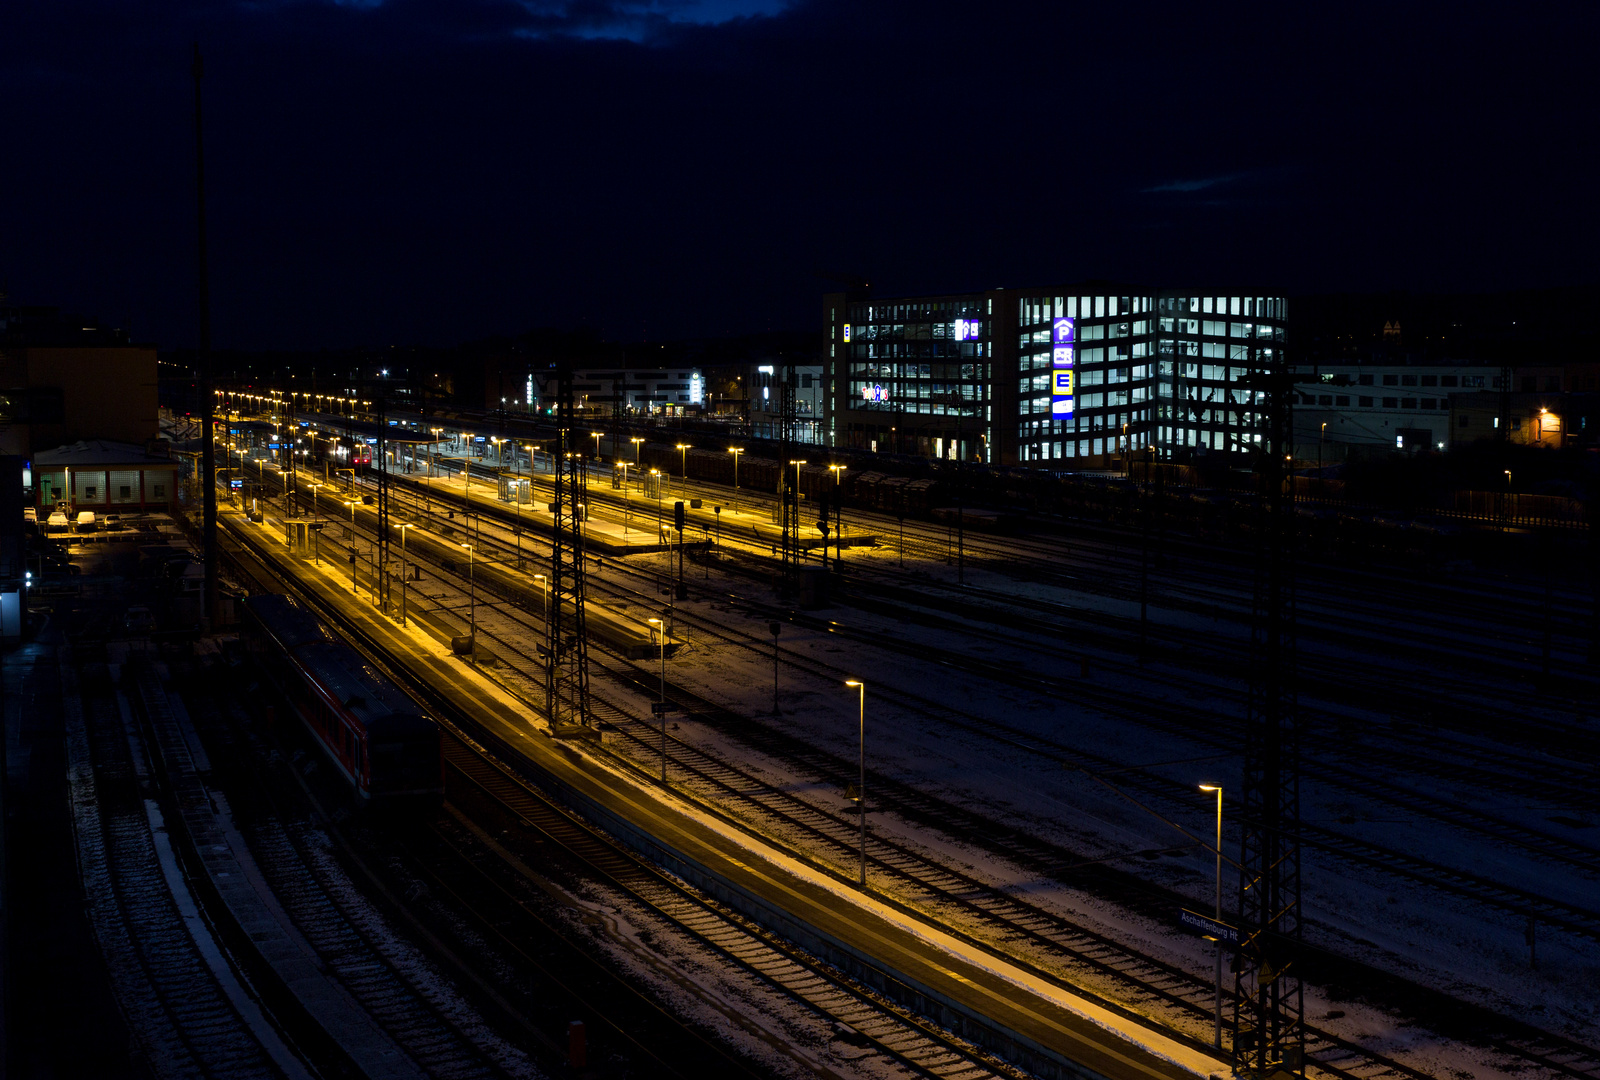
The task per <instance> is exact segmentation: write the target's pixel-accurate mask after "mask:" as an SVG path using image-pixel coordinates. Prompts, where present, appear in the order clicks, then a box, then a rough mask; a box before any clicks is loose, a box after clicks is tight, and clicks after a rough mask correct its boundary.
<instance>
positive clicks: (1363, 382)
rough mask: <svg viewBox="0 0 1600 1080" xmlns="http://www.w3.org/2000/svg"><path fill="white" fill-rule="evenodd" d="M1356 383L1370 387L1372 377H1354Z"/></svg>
mask: <svg viewBox="0 0 1600 1080" xmlns="http://www.w3.org/2000/svg"><path fill="white" fill-rule="evenodd" d="M1356 382H1358V383H1360V384H1361V385H1362V386H1371V385H1372V376H1371V375H1357V376H1356Z"/></svg>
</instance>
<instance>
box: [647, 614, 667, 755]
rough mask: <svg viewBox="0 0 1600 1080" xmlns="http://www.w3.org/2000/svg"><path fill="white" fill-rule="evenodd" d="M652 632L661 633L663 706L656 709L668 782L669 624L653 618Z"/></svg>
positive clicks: (660, 702)
mask: <svg viewBox="0 0 1600 1080" xmlns="http://www.w3.org/2000/svg"><path fill="white" fill-rule="evenodd" d="M649 622H650V632H651V633H652V634H660V635H661V689H660V692H659V693H658V694H657V695H656V701H657V703H658V704H660V706H661V708H660V709H658V710H656V711H657V713H658V714H659V715H660V717H661V782H662V783H663V784H665V783H666V782H667V624H666V623H664V622H662V621H661V620H660V619H651V620H649Z"/></svg>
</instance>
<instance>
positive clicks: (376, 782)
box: [241, 595, 444, 802]
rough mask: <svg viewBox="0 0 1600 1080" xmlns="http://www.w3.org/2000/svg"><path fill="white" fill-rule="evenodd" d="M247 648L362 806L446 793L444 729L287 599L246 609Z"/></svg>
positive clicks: (251, 601) (262, 600) (269, 599)
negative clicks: (442, 747)
mask: <svg viewBox="0 0 1600 1080" xmlns="http://www.w3.org/2000/svg"><path fill="white" fill-rule="evenodd" d="M243 608H244V615H243V618H242V620H241V623H242V626H243V631H244V641H245V646H246V648H247V649H248V650H249V652H250V655H251V657H252V658H253V659H254V660H255V662H256V663H257V665H258V666H259V667H260V668H261V670H262V671H263V672H265V674H266V675H267V678H268V679H270V680H271V682H272V684H273V685H274V686H276V687H277V688H278V690H279V691H281V692H282V694H283V696H284V697H285V698H286V699H288V701H289V703H290V704H291V705H293V706H294V709H295V712H296V713H298V714H299V716H300V719H301V720H302V721H304V722H305V725H306V727H307V728H308V729H309V730H310V731H311V734H312V735H313V736H314V737H315V738H316V740H317V742H318V743H319V744H320V745H321V746H322V749H323V751H324V752H326V753H327V755H328V758H329V760H331V761H332V762H333V764H334V766H335V767H336V768H337V769H338V770H339V772H340V774H341V775H343V776H344V778H345V779H346V780H347V781H348V782H349V784H350V786H351V788H352V789H353V790H354V791H355V792H356V794H357V795H359V796H360V797H361V798H362V799H364V800H373V801H382V802H388V801H396V800H401V799H411V798H416V797H419V796H436V795H440V794H442V793H443V791H444V774H443V772H442V771H441V770H442V763H441V759H440V756H439V726H438V725H437V724H435V723H434V722H433V720H432V719H431V718H429V717H428V716H426V715H424V714H423V713H421V712H419V711H418V709H417V706H416V704H415V703H414V702H413V701H412V700H411V699H410V698H409V697H407V696H406V695H405V694H404V693H403V692H402V691H401V690H400V688H399V687H397V686H395V685H394V684H393V683H391V682H390V681H389V680H388V679H386V678H384V677H383V676H382V675H381V674H379V673H378V671H377V670H376V669H374V668H373V667H372V665H371V664H368V663H367V662H366V661H365V660H364V659H362V657H361V655H360V654H359V653H357V652H356V651H355V650H354V649H352V648H351V647H350V646H348V645H346V644H345V643H344V642H342V641H340V640H339V639H338V638H336V637H334V636H333V634H331V633H329V632H328V630H327V628H326V627H324V626H323V625H322V623H321V622H320V621H319V620H318V619H317V617H316V616H315V615H313V614H312V613H311V612H310V611H309V610H307V609H306V608H305V607H304V606H303V605H301V604H300V603H299V602H297V601H296V600H294V599H293V598H292V597H288V596H273V595H267V596H252V597H249V598H247V599H246V600H245V601H244V602H243Z"/></svg>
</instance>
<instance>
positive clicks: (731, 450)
mask: <svg viewBox="0 0 1600 1080" xmlns="http://www.w3.org/2000/svg"><path fill="white" fill-rule="evenodd" d="M728 453H730V454H732V455H733V490H734V491H738V490H739V455H740V454H742V453H744V447H742V446H730V447H728Z"/></svg>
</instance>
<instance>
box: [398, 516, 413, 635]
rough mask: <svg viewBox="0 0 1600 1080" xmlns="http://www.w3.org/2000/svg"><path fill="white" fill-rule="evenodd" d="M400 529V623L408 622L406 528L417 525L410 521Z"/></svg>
mask: <svg viewBox="0 0 1600 1080" xmlns="http://www.w3.org/2000/svg"><path fill="white" fill-rule="evenodd" d="M397 527H398V528H399V530H400V625H401V626H404V625H405V624H406V578H407V576H408V573H407V570H408V567H407V566H406V530H407V529H415V528H416V525H415V524H412V523H410V522H408V523H406V524H404V525H400V526H397Z"/></svg>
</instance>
